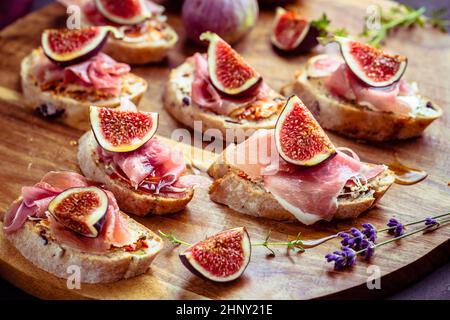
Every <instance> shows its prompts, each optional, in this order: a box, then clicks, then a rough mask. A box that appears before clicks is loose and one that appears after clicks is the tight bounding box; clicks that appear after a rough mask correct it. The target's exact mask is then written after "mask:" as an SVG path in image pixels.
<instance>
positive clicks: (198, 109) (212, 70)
mask: <svg viewBox="0 0 450 320" xmlns="http://www.w3.org/2000/svg"><path fill="white" fill-rule="evenodd" d="M201 39H202V40H205V41H209V47H208V53H207V54H206V55H205V54H200V53H196V54H194V56H193V57H190V58H188V59H187V60H186V62H184V63H183V64H181V65H180V66H179V67H177V68H176V69H174V70H172V72H171V73H170V78H169V83H168V85H167V88H166V92H165V96H164V105H165V108H166V109H167V110H168V111H169V113H170V114H171V115H172V116H173V117H175V118H176V119H177V120H178V121H180V122H181V123H183V124H185V125H187V126H188V127H191V128H194V129H196V130H199V129H198V128H195V127H194V121H201V130H202V131H203V132H206V131H207V130H208V129H218V130H220V131H221V132H222V133H223V135H224V136H227V138H228V137H230V135H227V134H226V131H227V129H242V130H251V129H254V130H257V129H261V128H274V127H275V122H276V119H277V118H278V115H279V113H280V110H281V108H282V106H283V102H284V101H285V99H284V98H283V97H282V96H281V95H280V94H278V93H276V92H275V91H274V90H272V89H271V88H269V86H268V85H267V84H266V83H265V82H264V81H263V80H262V77H261V75H260V74H259V73H258V72H257V71H256V70H254V69H253V68H252V67H251V66H250V65H249V64H248V63H247V62H245V61H244V59H243V58H242V57H241V56H240V55H239V54H238V53H237V52H236V51H234V50H233V48H231V46H230V45H229V44H227V43H226V42H225V41H224V40H222V39H221V38H220V37H219V36H218V35H216V34H214V33H210V32H206V33H204V34H202V35H201ZM233 139H234V137H233V136H231V138H230V139H228V140H233Z"/></svg>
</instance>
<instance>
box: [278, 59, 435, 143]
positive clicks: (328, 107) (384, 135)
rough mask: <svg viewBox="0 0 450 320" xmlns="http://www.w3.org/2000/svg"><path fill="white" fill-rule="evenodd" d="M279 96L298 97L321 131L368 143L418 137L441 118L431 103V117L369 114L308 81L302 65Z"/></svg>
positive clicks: (365, 110)
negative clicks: (433, 113) (433, 110)
mask: <svg viewBox="0 0 450 320" xmlns="http://www.w3.org/2000/svg"><path fill="white" fill-rule="evenodd" d="M305 65H306V64H305ZM282 94H284V95H286V96H290V95H293V94H295V95H297V96H298V97H300V99H302V101H303V102H304V103H305V105H306V106H307V107H308V108H309V110H310V111H311V112H312V114H313V115H314V117H315V118H316V119H317V121H318V122H319V123H320V125H321V126H322V127H323V128H324V129H328V130H332V131H335V132H337V133H339V134H342V135H345V136H349V137H352V138H357V139H362V140H369V141H386V140H397V139H408V138H412V137H417V136H420V135H421V134H422V133H423V131H424V130H425V129H426V128H427V127H428V125H430V124H431V122H433V121H434V120H436V119H437V118H439V117H440V116H441V115H442V109H441V108H440V107H439V106H437V105H436V104H434V103H431V102H430V103H431V104H430V106H432V108H433V109H435V110H436V111H437V112H436V114H435V115H433V116H428V117H426V116H415V117H413V116H405V115H400V114H395V113H389V112H378V111H373V110H370V109H368V108H365V107H362V106H357V105H355V104H354V103H353V102H351V101H344V100H338V99H337V98H335V97H334V96H332V95H331V94H328V93H327V91H326V89H324V88H323V87H321V86H318V84H317V83H313V82H312V81H309V80H308V76H307V72H306V67H305V66H303V67H302V68H301V69H300V70H299V72H298V75H296V79H295V81H294V82H293V83H291V84H288V85H286V86H285V87H284V88H283V89H282ZM423 99H424V100H427V101H428V99H426V98H423Z"/></svg>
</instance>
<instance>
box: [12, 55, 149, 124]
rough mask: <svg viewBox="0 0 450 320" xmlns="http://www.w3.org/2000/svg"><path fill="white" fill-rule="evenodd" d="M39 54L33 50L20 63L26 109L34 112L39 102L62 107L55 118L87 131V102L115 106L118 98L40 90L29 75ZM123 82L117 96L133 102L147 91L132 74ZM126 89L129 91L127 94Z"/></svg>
mask: <svg viewBox="0 0 450 320" xmlns="http://www.w3.org/2000/svg"><path fill="white" fill-rule="evenodd" d="M41 54H42V51H41V50H40V49H36V50H34V51H33V52H31V53H30V54H29V55H28V56H26V57H25V58H24V59H23V60H22V63H21V71H20V77H21V83H22V93H23V96H24V98H25V106H26V107H27V108H28V109H29V110H32V111H35V110H36V109H37V108H39V107H41V106H42V105H51V106H52V107H53V108H54V109H55V110H63V112H62V114H61V115H60V116H58V117H57V118H56V120H57V121H59V122H62V123H64V124H66V125H68V126H70V127H73V128H77V129H80V130H88V129H89V128H90V125H89V107H90V106H91V105H95V106H102V107H117V106H119V104H120V98H119V97H114V98H112V99H108V100H96V101H81V100H76V99H74V98H72V97H68V96H65V95H61V94H57V93H54V92H52V91H42V90H41V88H40V86H39V85H38V84H37V82H36V81H35V80H34V79H33V76H32V75H31V70H33V67H34V66H35V65H36V63H37V61H38V57H39V55H41ZM123 81H124V85H123V87H124V89H123V92H122V94H121V96H122V97H127V96H128V97H129V98H130V100H131V101H133V102H134V103H135V104H136V105H137V104H138V103H139V101H140V100H141V98H142V96H143V95H144V93H145V91H146V90H147V81H145V80H144V79H142V78H140V77H138V76H136V75H134V74H132V73H129V74H127V75H126V76H124V77H123ZM126 91H130V93H128V92H126Z"/></svg>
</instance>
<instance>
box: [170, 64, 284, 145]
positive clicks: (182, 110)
mask: <svg viewBox="0 0 450 320" xmlns="http://www.w3.org/2000/svg"><path fill="white" fill-rule="evenodd" d="M194 68H195V67H194V61H193V59H188V60H186V61H185V62H184V63H183V64H181V65H180V66H178V67H177V68H175V69H173V70H172V71H171V72H170V76H169V82H168V84H167V86H166V90H165V93H164V97H163V98H164V107H165V108H166V110H167V111H168V112H169V113H170V114H171V115H172V116H173V117H174V118H175V119H177V120H178V121H179V122H181V123H183V124H184V125H186V126H188V127H190V128H194V129H195V130H197V131H201V132H205V131H207V130H208V129H217V130H220V132H221V133H222V135H223V137H225V139H224V140H227V141H234V140H235V136H233V134H232V132H229V134H228V135H227V129H231V130H243V131H244V132H246V133H248V135H250V134H251V133H252V132H251V131H256V130H258V129H271V128H274V127H275V124H276V121H277V119H278V115H279V112H275V113H273V114H272V115H271V116H269V117H267V118H263V119H260V120H255V121H254V120H247V119H238V118H235V117H230V116H224V115H219V114H216V113H214V112H212V111H209V110H206V109H204V108H201V107H200V106H198V105H196V104H195V103H194V102H193V101H192V99H191V92H192V82H193V80H194V71H195V70H194ZM269 97H270V101H268V102H267V103H268V106H269V105H270V107H273V106H274V105H278V104H279V102H280V101H284V100H285V99H284V97H282V96H281V95H280V94H278V93H276V92H275V91H274V90H272V89H270V93H269ZM278 109H281V107H280V108H278ZM194 121H199V122H198V124H199V125H201V127H200V128H199V127H194Z"/></svg>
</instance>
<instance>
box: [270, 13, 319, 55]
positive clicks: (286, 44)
mask: <svg viewBox="0 0 450 320" xmlns="http://www.w3.org/2000/svg"><path fill="white" fill-rule="evenodd" d="M319 35H320V31H319V30H318V29H317V28H316V27H314V26H312V25H311V24H310V23H309V21H308V20H305V19H303V18H301V17H300V16H299V15H298V14H297V12H295V11H287V10H285V9H283V8H281V7H278V8H277V11H276V15H275V23H274V26H273V30H272V36H271V41H272V44H273V45H274V46H275V47H276V48H278V49H280V50H282V51H288V52H291V51H292V52H293V51H295V52H299V53H306V52H309V51H311V49H312V48H314V47H315V46H316V45H317V44H318V41H317V37H318V36H319Z"/></svg>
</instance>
